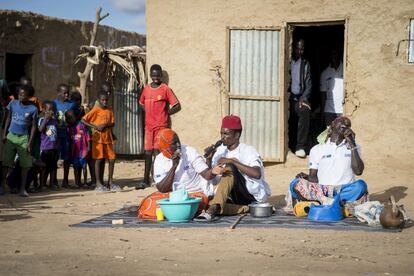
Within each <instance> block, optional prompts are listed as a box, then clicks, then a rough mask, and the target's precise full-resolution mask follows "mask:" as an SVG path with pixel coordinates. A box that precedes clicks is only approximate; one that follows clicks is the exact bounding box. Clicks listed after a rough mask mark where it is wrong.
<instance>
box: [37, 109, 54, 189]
mask: <svg viewBox="0 0 414 276" xmlns="http://www.w3.org/2000/svg"><path fill="white" fill-rule="evenodd" d="M43 108H44V111H43V112H42V113H41V114H40V115H39V122H38V127H39V132H40V160H42V162H43V163H45V165H46V166H45V167H44V168H42V172H41V179H40V187H39V188H38V189H39V191H42V190H43V188H44V187H45V186H46V181H47V178H48V176H50V178H49V187H50V188H51V189H56V188H57V187H55V185H56V184H55V181H56V179H55V177H56V170H57V161H58V159H59V151H58V140H57V139H58V137H57V126H58V121H57V119H56V108H55V105H54V104H53V103H52V102H50V101H45V102H44V104H43Z"/></svg>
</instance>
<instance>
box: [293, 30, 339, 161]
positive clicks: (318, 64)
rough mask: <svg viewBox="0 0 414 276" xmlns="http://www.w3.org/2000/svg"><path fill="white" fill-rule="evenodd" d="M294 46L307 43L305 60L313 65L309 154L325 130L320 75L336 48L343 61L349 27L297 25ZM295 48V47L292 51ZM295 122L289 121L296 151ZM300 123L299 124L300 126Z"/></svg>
mask: <svg viewBox="0 0 414 276" xmlns="http://www.w3.org/2000/svg"><path fill="white" fill-rule="evenodd" d="M293 27H294V30H293V37H292V43H295V42H296V41H297V40H299V39H300V38H303V39H304V40H305V53H304V57H305V58H306V59H307V60H308V61H309V63H310V66H311V75H312V76H311V77H312V96H311V99H310V102H311V106H312V117H311V123H310V130H309V137H308V145H307V149H306V152H307V153H309V150H310V148H311V147H312V146H314V145H315V144H316V143H317V142H316V138H317V136H318V135H319V134H320V133H321V132H322V131H323V130H325V124H324V122H323V121H322V120H321V118H320V111H321V110H320V106H321V97H320V92H319V82H320V75H321V73H322V71H323V70H324V69H325V68H326V67H327V66H328V65H329V52H330V50H331V49H332V48H334V49H336V50H337V51H338V53H339V55H340V60H343V53H344V32H345V25H344V24H343V23H340V24H338V25H327V26H293ZM293 46H294V45H292V49H293V48H294V47H293ZM294 124H295V122H291V121H289V148H290V149H291V150H292V151H293V152H295V148H296V129H295V128H296V127H295V125H294ZM296 124H297V123H296Z"/></svg>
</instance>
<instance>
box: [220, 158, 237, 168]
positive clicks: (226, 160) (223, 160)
mask: <svg viewBox="0 0 414 276" xmlns="http://www.w3.org/2000/svg"><path fill="white" fill-rule="evenodd" d="M234 161H237V159H236V158H225V157H222V158H220V159H219V160H218V162H217V164H218V165H219V166H220V165H224V164H233V162H234Z"/></svg>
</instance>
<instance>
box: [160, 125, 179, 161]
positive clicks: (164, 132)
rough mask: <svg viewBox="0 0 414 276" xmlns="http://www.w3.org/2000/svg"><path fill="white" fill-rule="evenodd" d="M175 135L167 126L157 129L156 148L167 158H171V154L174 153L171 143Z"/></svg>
mask: <svg viewBox="0 0 414 276" xmlns="http://www.w3.org/2000/svg"><path fill="white" fill-rule="evenodd" d="M175 135H176V133H175V132H174V131H173V130H171V129H169V128H163V129H161V130H160V131H158V135H157V143H158V149H159V150H160V152H161V153H162V154H163V155H164V156H165V157H166V158H168V159H171V158H172V155H173V154H174V151H173V150H172V148H171V145H172V144H173V140H174V136H175Z"/></svg>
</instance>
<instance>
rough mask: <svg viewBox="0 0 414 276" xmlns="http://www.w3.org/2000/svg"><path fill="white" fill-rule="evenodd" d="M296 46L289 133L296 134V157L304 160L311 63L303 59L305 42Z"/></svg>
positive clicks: (310, 87) (290, 97)
mask: <svg viewBox="0 0 414 276" xmlns="http://www.w3.org/2000/svg"><path fill="white" fill-rule="evenodd" d="M294 45H295V46H294V51H293V59H292V62H291V64H290V72H291V82H290V95H289V104H290V119H289V131H292V132H293V133H296V137H295V138H296V146H295V155H296V156H298V157H301V158H304V157H306V152H305V144H306V141H307V138H308V133H309V123H310V115H311V107H310V104H309V98H310V94H311V91H312V90H311V89H312V80H311V74H310V66H309V62H308V61H307V60H305V59H304V58H303V53H304V51H305V41H304V40H303V39H299V40H298V41H297V42H296V43H295V44H294ZM294 130H297V131H296V132H295V131H294ZM291 139H294V138H291Z"/></svg>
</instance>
